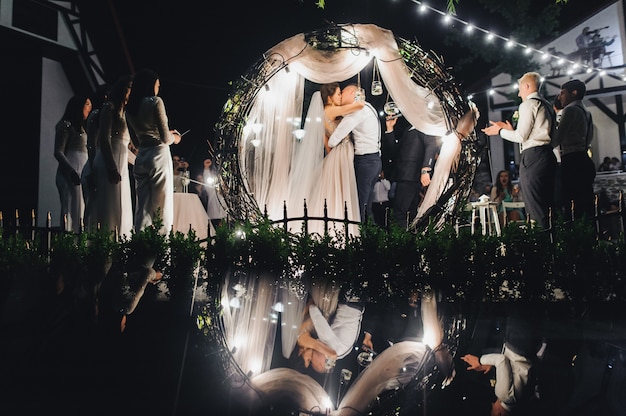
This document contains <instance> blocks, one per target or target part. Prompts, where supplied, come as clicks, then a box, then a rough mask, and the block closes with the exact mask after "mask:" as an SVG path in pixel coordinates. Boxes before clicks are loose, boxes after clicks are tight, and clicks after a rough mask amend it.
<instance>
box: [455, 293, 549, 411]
mask: <svg viewBox="0 0 626 416" xmlns="http://www.w3.org/2000/svg"><path fill="white" fill-rule="evenodd" d="M527 309H528V308H524V309H522V307H521V306H520V305H515V306H513V307H512V310H510V311H509V314H508V316H507V321H506V330H505V340H504V349H503V352H502V353H501V354H499V353H498V354H484V355H482V356H481V357H480V358H479V357H477V356H475V355H472V354H467V355H464V356H462V357H461V359H462V360H463V361H465V362H466V363H467V364H469V367H468V368H467V369H468V370H473V371H478V372H482V373H485V374H486V373H488V372H489V371H491V369H492V368H493V367H495V369H496V385H495V395H496V397H497V400H496V401H495V402H494V403H493V404H492V410H491V415H492V416H506V415H508V414H510V412H511V411H513V409H514V408H519V406H520V404H521V403H522V402H523V399H524V398H525V397H528V391H529V390H528V389H529V379H530V372H531V368H532V367H533V364H534V361H535V360H536V358H537V353H538V351H539V349H540V347H541V330H540V329H539V328H538V325H537V320H536V319H538V318H540V317H539V316H536V317H534V318H536V319H532V318H531V317H530V316H529V310H527ZM538 309H539V308H532V311H537V310H538ZM532 311H531V312H532ZM539 322H540V321H539Z"/></svg>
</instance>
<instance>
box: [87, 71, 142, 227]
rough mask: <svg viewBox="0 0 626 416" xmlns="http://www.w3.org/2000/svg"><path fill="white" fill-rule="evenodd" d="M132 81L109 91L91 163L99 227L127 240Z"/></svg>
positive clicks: (127, 79)
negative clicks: (128, 104) (128, 117)
mask: <svg viewBox="0 0 626 416" xmlns="http://www.w3.org/2000/svg"><path fill="white" fill-rule="evenodd" d="M131 84H132V78H131V77H130V76H127V77H122V78H120V79H119V80H118V81H117V82H116V83H115V85H113V87H112V88H111V93H110V95H109V100H108V101H107V102H105V103H104V104H103V105H102V108H101V109H100V133H99V137H100V146H99V149H98V152H97V155H96V160H95V161H94V170H95V172H96V179H97V184H98V192H97V197H96V198H97V199H96V200H97V201H98V204H97V205H98V211H97V218H98V223H99V224H101V225H102V226H103V227H107V228H108V229H109V230H117V232H119V234H120V235H126V236H130V232H131V229H132V227H133V205H132V201H131V193H130V177H129V175H128V144H129V143H130V134H129V133H128V125H127V124H126V111H125V107H126V102H127V101H128V95H129V94H130V88H131Z"/></svg>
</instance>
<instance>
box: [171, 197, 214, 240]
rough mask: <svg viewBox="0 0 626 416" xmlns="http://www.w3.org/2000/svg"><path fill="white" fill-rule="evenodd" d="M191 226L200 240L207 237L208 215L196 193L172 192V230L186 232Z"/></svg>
mask: <svg viewBox="0 0 626 416" xmlns="http://www.w3.org/2000/svg"><path fill="white" fill-rule="evenodd" d="M189 227H191V228H192V229H193V230H194V231H195V232H196V236H198V238H199V239H200V240H203V239H205V238H207V237H208V229H209V228H208V227H209V216H208V215H207V213H206V210H205V209H204V205H202V202H201V201H200V198H199V197H198V195H196V194H193V193H185V192H174V231H180V232H181V233H184V234H187V233H188V232H189Z"/></svg>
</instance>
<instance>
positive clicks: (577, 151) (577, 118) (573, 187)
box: [552, 79, 596, 220]
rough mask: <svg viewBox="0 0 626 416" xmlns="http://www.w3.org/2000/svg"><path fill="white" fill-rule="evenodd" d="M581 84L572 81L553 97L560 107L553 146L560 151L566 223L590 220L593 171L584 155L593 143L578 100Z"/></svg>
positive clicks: (588, 118)
mask: <svg viewBox="0 0 626 416" xmlns="http://www.w3.org/2000/svg"><path fill="white" fill-rule="evenodd" d="M586 91H587V88H586V86H585V83H584V82H582V81H580V80H578V79H572V80H569V81H567V82H566V83H564V84H563V85H562V86H561V91H560V92H559V95H558V96H557V98H558V100H559V102H560V103H561V106H562V107H563V110H562V115H561V118H560V121H559V127H558V129H557V131H556V135H555V137H554V138H553V141H552V142H553V145H554V146H559V147H560V153H561V190H562V193H563V214H564V216H565V218H566V219H574V218H575V219H580V218H583V217H585V218H587V219H588V220H590V219H592V218H593V217H594V190H593V181H594V179H595V177H596V167H595V165H594V163H593V160H592V159H591V157H589V154H588V153H587V151H588V150H589V148H590V146H591V140H592V139H593V118H592V117H591V113H590V112H589V110H588V109H587V107H586V106H585V105H584V104H583V102H582V99H583V98H584V97H585V93H586Z"/></svg>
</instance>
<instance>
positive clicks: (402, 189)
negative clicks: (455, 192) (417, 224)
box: [384, 118, 439, 228]
mask: <svg viewBox="0 0 626 416" xmlns="http://www.w3.org/2000/svg"><path fill="white" fill-rule="evenodd" d="M397 121H398V119H397V118H388V119H387V120H386V121H385V124H386V126H387V129H386V131H385V134H384V140H385V144H386V146H385V148H388V149H390V151H391V152H392V153H393V155H394V156H392V157H393V171H392V173H393V175H392V177H391V180H392V181H393V182H396V193H395V197H394V200H393V213H394V219H395V221H396V223H397V224H398V225H399V226H400V227H402V228H406V227H407V226H408V224H410V223H411V221H412V220H413V218H415V216H416V215H417V209H418V207H419V204H420V202H421V199H422V198H421V196H420V195H421V193H422V191H423V190H424V189H426V187H428V185H429V184H430V178H431V175H432V171H433V167H434V165H435V156H436V154H437V151H438V150H439V142H438V139H437V137H435V136H429V135H426V134H424V133H422V132H421V131H419V130H417V129H416V128H415V127H413V126H411V127H410V128H409V129H408V130H407V131H405V132H404V134H403V135H402V137H401V138H397V137H396V134H395V132H394V127H395V125H396V122H397Z"/></svg>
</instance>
